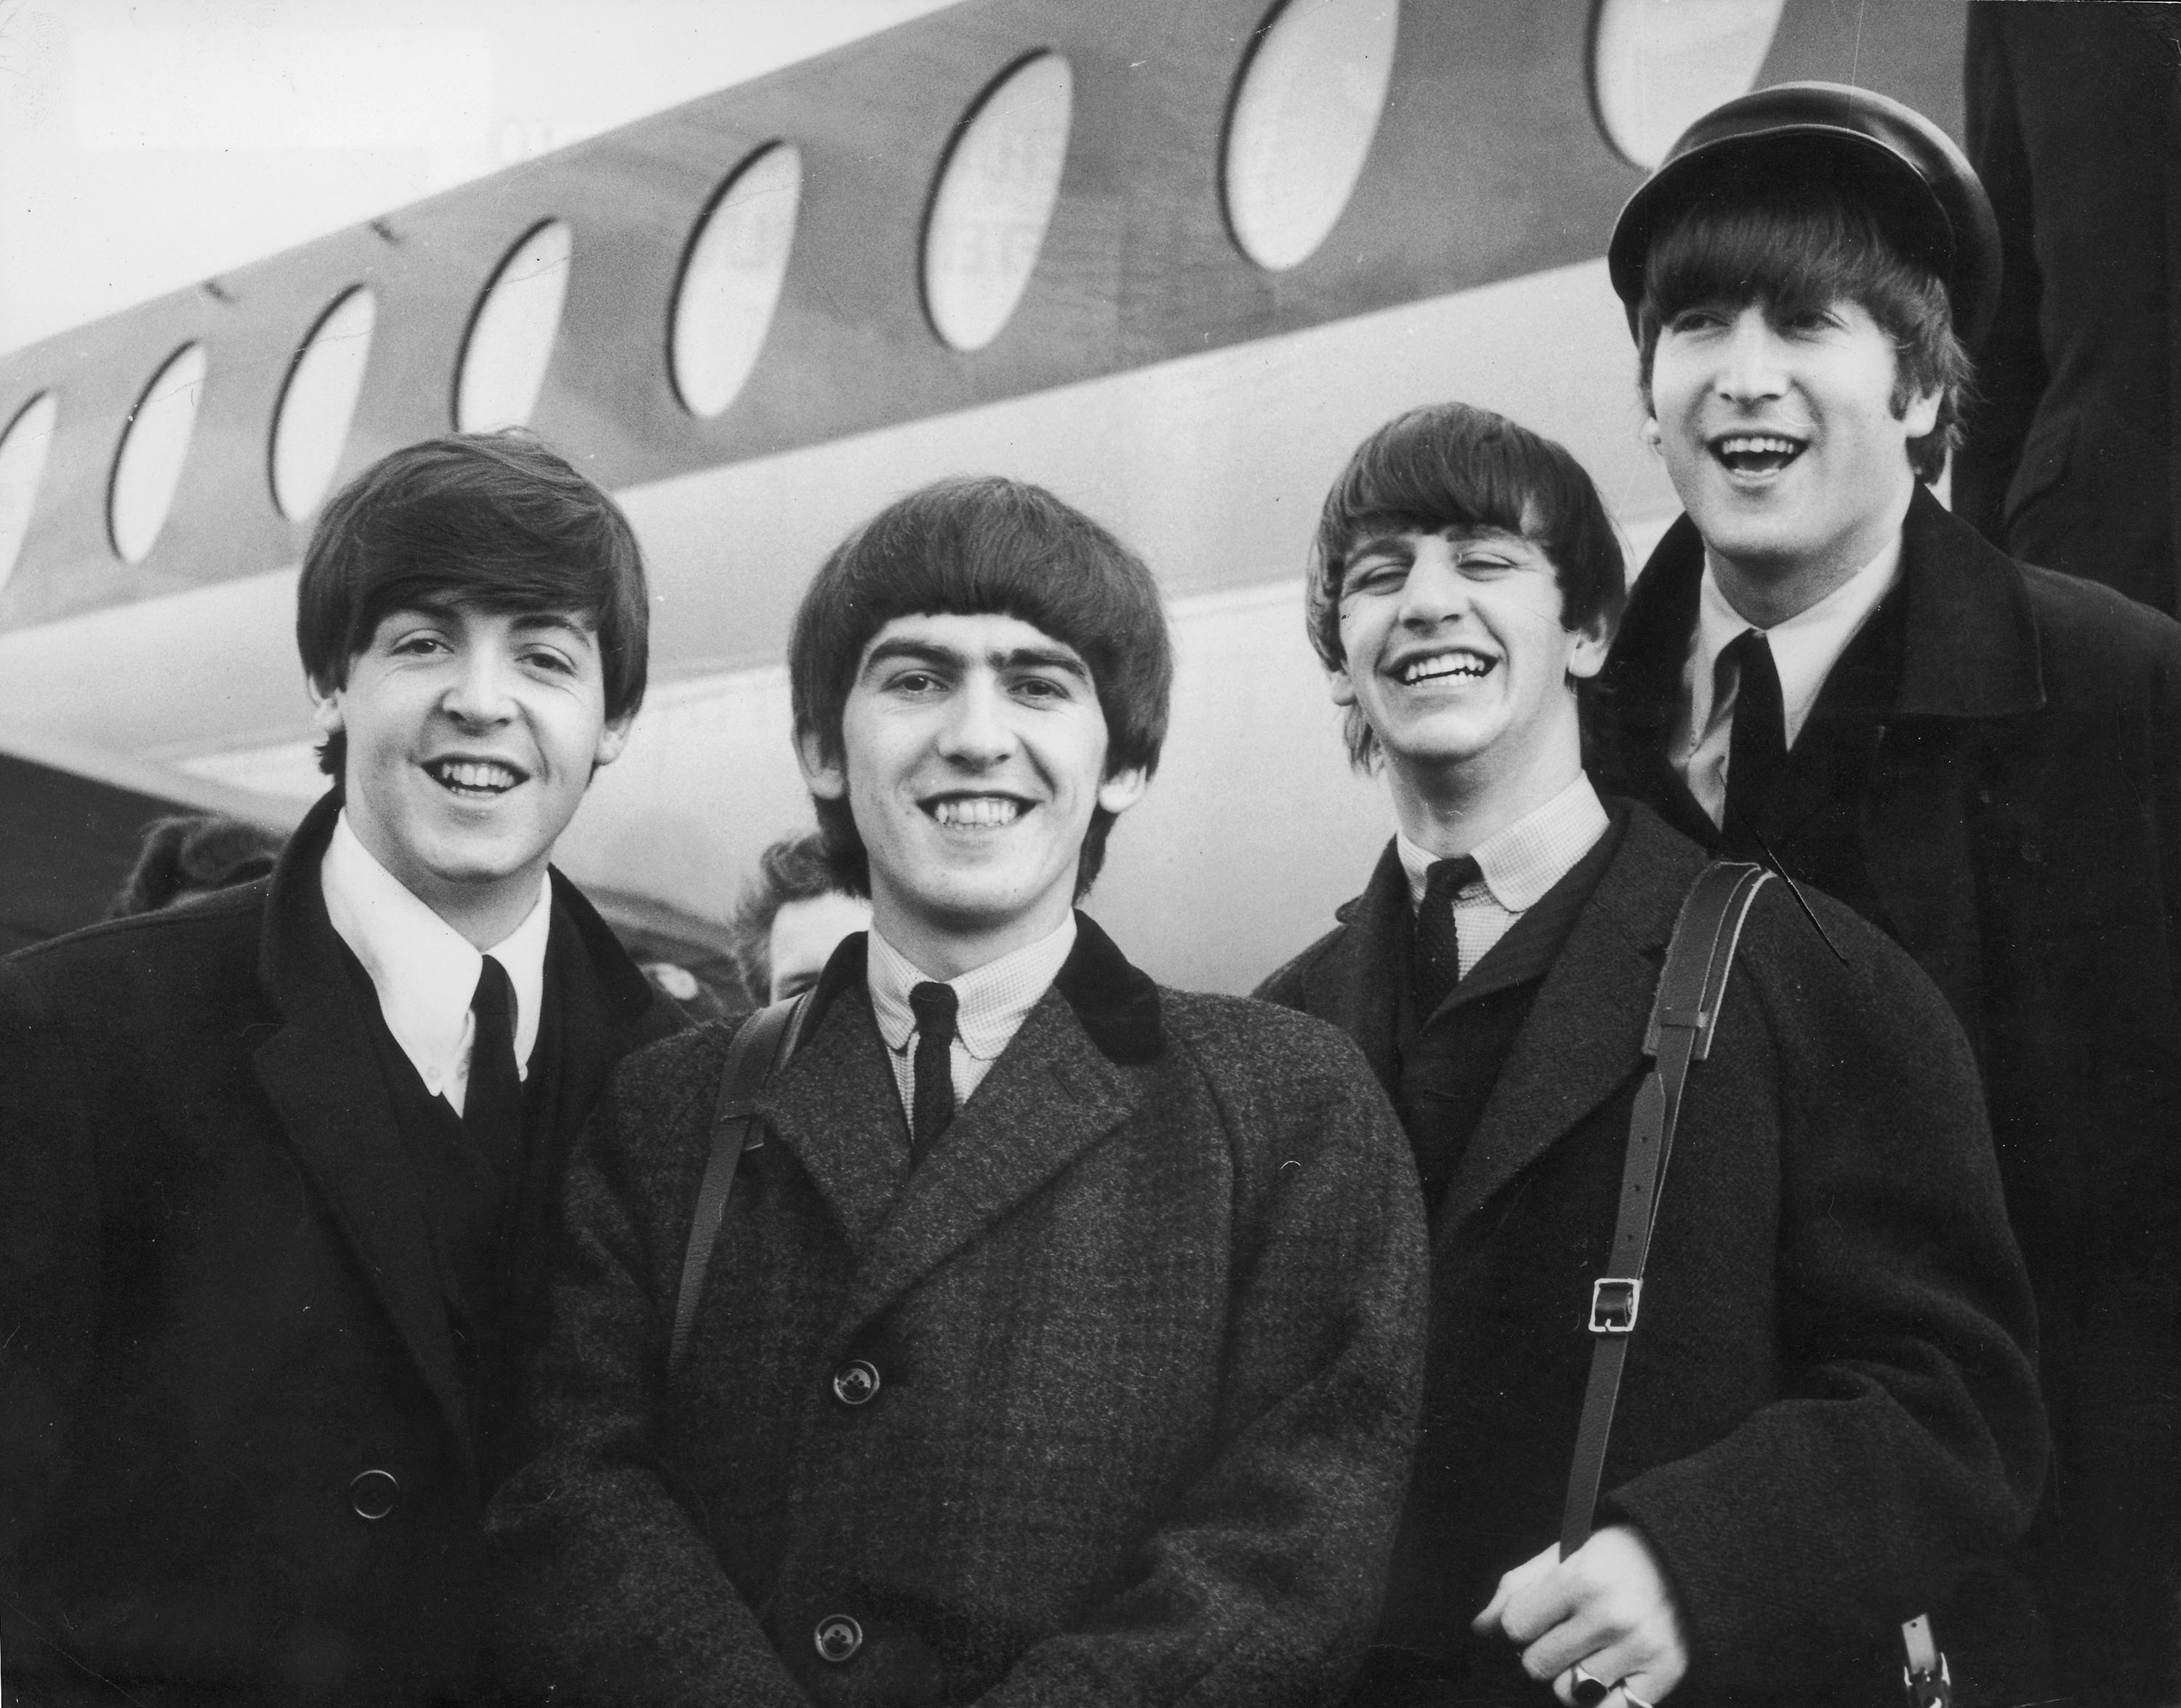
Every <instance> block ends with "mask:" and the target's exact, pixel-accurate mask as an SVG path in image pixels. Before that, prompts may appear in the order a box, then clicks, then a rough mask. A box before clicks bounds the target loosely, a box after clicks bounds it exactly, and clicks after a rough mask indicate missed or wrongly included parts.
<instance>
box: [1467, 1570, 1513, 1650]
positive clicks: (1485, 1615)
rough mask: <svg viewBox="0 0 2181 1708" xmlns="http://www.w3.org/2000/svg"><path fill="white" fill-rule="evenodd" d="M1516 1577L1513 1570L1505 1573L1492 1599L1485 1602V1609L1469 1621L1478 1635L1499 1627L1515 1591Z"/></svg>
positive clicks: (1470, 1626)
mask: <svg viewBox="0 0 2181 1708" xmlns="http://www.w3.org/2000/svg"><path fill="white" fill-rule="evenodd" d="M1514 1577H1515V1574H1514V1573H1512V1572H1508V1573H1503V1574H1502V1575H1501V1577H1500V1579H1499V1588H1498V1589H1494V1591H1493V1592H1492V1599H1491V1600H1489V1601H1487V1602H1486V1603H1485V1604H1484V1610H1483V1611H1482V1612H1480V1613H1479V1614H1478V1615H1477V1617H1475V1618H1474V1619H1471V1621H1470V1622H1469V1628H1470V1629H1471V1630H1472V1631H1474V1632H1476V1633H1477V1635H1478V1636H1480V1637H1482V1636H1485V1635H1488V1634H1489V1633H1492V1632H1494V1631H1496V1630H1498V1629H1499V1621H1500V1617H1501V1616H1502V1615H1503V1614H1505V1612H1506V1611H1507V1601H1508V1598H1509V1597H1510V1596H1511V1595H1513V1594H1514V1593H1515V1590H1514V1583H1513V1580H1514Z"/></svg>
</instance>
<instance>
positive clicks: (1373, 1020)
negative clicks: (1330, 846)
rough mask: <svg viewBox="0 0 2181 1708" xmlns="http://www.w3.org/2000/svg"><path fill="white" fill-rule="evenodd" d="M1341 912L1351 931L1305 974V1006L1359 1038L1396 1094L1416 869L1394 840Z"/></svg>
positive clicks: (1391, 1093)
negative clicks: (1411, 870) (1404, 861)
mask: <svg viewBox="0 0 2181 1708" xmlns="http://www.w3.org/2000/svg"><path fill="white" fill-rule="evenodd" d="M1339 918H1340V920H1341V922H1342V924H1343V925H1344V926H1346V927H1347V929H1346V930H1345V931H1342V932H1341V934H1340V936H1339V938H1338V939H1337V940H1336V941H1335V942H1333V946H1332V947H1331V948H1328V950H1327V951H1326V953H1324V955H1323V956H1322V957H1321V958H1320V959H1318V960H1317V961H1316V962H1314V963H1312V964H1311V966H1310V968H1309V970H1307V971H1306V972H1305V973H1304V974H1303V979H1302V998H1303V1009H1304V1011H1305V1012H1306V1013H1308V1014H1316V1015H1317V1017H1318V1018H1319V1019H1320V1020H1329V1021H1331V1022H1332V1023H1333V1025H1336V1026H1338V1027H1339V1028H1340V1030H1341V1031H1344V1032H1345V1033H1347V1034H1348V1036H1350V1037H1351V1038H1353V1039H1354V1040H1355V1041H1356V1046H1357V1047H1358V1048H1360V1049H1361V1051H1362V1052H1363V1059H1365V1060H1366V1061H1367V1062H1369V1063H1370V1064H1371V1071H1372V1073H1374V1074H1376V1075H1378V1083H1379V1084H1380V1085H1381V1086H1384V1087H1385V1090H1386V1095H1387V1096H1389V1097H1392V1096H1394V1094H1395V1093H1396V1092H1397V1091H1398V1089H1399V1087H1400V1074H1401V1070H1400V1062H1399V1061H1398V1060H1397V1059H1396V1053H1395V1045H1396V1034H1397V1032H1398V1031H1399V1028H1400V983H1399V981H1401V980H1404V979H1405V978H1407V977H1408V967H1409V931H1410V927H1409V880H1408V874H1407V873H1406V872H1405V871H1403V870H1402V868H1401V857H1400V854H1399V853H1398V852H1397V851H1396V848H1395V845H1394V843H1392V842H1390V841H1389V842H1388V843H1387V844H1386V849H1385V852H1384V853H1383V854H1380V855H1379V856H1378V865H1376V866H1375V867H1374V868H1372V872H1371V882H1369V884H1367V886H1365V887H1364V891H1363V893H1362V894H1361V895H1360V896H1358V897H1356V899H1355V900H1354V901H1352V902H1350V903H1349V904H1347V906H1345V907H1344V908H1342V909H1340V914H1339ZM1389 969H1391V972H1390V973H1389Z"/></svg>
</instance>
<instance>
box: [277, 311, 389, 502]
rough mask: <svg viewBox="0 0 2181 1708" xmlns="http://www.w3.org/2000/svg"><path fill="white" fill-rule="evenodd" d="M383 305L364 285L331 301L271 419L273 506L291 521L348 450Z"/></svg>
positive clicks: (321, 490) (322, 489)
mask: <svg viewBox="0 0 2181 1708" xmlns="http://www.w3.org/2000/svg"><path fill="white" fill-rule="evenodd" d="M377 323H378V302H377V300H376V299H375V298H374V297H373V296H372V294H371V287H370V286H369V285H356V286H354V287H352V288H351V289H350V290H345V291H344V292H342V293H341V295H340V296H339V297H337V298H336V299H335V300H334V305H333V307H330V308H329V309H328V310H327V311H326V312H324V313H323V315H321V316H319V317H318V323H317V325H316V326H314V327H312V329H311V333H310V336H309V337H307V338H306V339H305V340H303V348H302V351H301V353H300V354H299V355H298V356H297V357H295V367H294V368H293V369H292V370H290V373H289V375H288V384H287V386H286V388H285V389H284V390H283V391H282V392H281V394H280V406H279V412H277V413H276V414H275V415H274V416H273V502H274V503H275V504H277V505H279V506H280V514H281V515H283V516H284V517H287V518H288V519H289V520H290V522H301V521H302V520H303V518H304V517H307V516H308V515H310V513H311V512H312V511H314V510H316V509H317V507H318V500H320V499H322V498H323V497H324V496H325V495H326V489H327V488H328V487H329V486H330V485H332V484H333V478H334V469H335V468H337V467H340V456H341V451H342V450H343V449H344V448H345V446H346V445H347V444H348V429H349V423H351V421H353V420H354V419H355V417H356V398H357V396H358V395H360V394H361V393H362V390H363V370H364V365H365V363H366V362H367V361H368V360H369V358H370V356H371V333H372V328H373V326H374V325H375V324H377Z"/></svg>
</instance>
